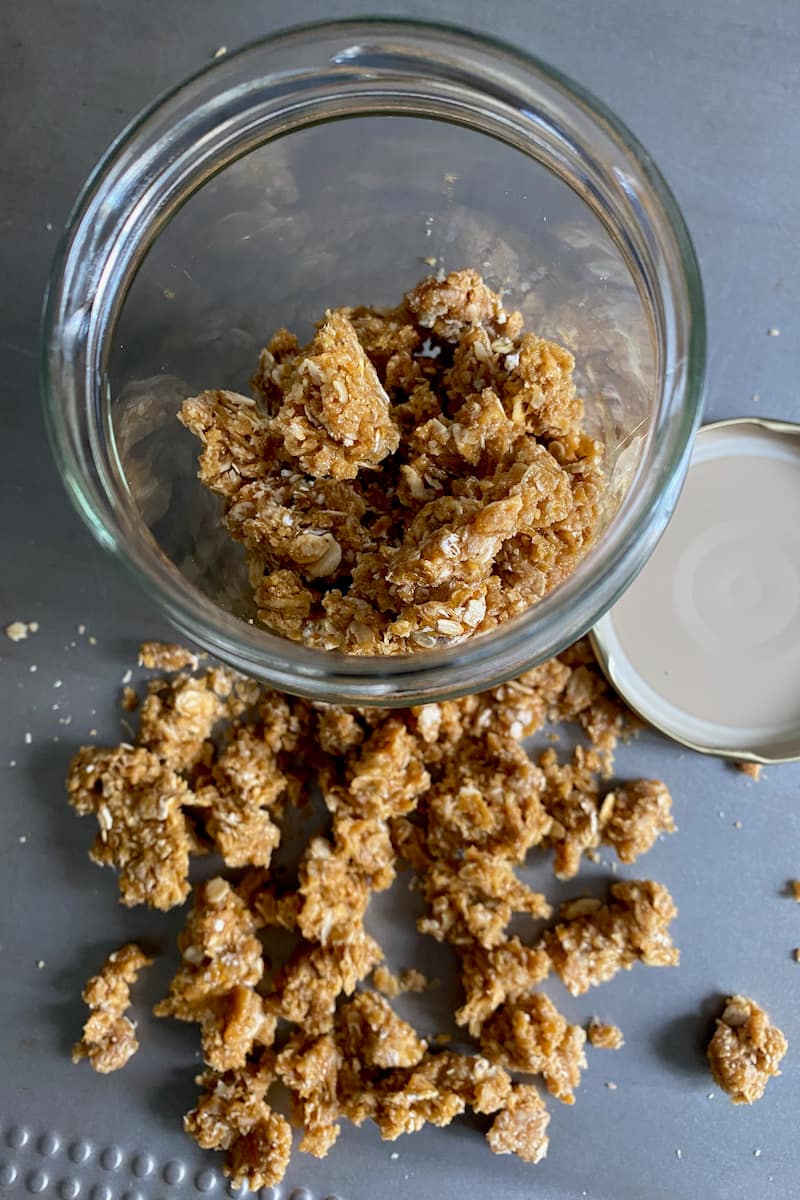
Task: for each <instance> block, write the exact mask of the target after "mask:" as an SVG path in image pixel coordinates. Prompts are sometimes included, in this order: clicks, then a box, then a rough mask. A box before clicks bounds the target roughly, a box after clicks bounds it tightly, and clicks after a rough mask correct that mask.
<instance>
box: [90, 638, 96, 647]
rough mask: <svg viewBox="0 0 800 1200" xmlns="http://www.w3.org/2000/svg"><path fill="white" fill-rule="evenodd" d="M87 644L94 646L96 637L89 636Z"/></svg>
mask: <svg viewBox="0 0 800 1200" xmlns="http://www.w3.org/2000/svg"><path fill="white" fill-rule="evenodd" d="M89 645H90V646H96V645H97V638H96V637H92V636H90V637H89Z"/></svg>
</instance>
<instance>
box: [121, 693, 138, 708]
mask: <svg viewBox="0 0 800 1200" xmlns="http://www.w3.org/2000/svg"><path fill="white" fill-rule="evenodd" d="M121 704H122V707H123V709H124V710H125V712H136V709H137V708H138V707H139V697H138V696H137V695H136V692H135V691H134V689H133V688H132V687H124V688H123V689H122V700H121Z"/></svg>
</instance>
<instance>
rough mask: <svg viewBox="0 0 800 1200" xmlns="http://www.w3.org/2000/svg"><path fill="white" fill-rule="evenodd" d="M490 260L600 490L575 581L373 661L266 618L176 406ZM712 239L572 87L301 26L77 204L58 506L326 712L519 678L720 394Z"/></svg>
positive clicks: (65, 259) (659, 489) (611, 572)
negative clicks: (537, 345) (329, 319)
mask: <svg viewBox="0 0 800 1200" xmlns="http://www.w3.org/2000/svg"><path fill="white" fill-rule="evenodd" d="M429 261H430V262H435V266H436V268H437V269H438V268H443V269H444V270H447V271H449V270H456V269H459V268H462V267H473V268H475V269H476V270H478V271H479V272H480V273H481V274H482V275H483V277H484V279H485V280H486V282H487V283H488V284H489V285H490V286H491V287H494V288H496V289H500V290H502V291H503V292H504V293H506V303H507V305H508V307H509V308H519V309H520V310H521V311H522V314H523V317H524V320H525V327H526V329H529V330H533V331H535V332H537V333H539V334H541V335H543V336H545V337H547V338H550V339H552V340H554V341H557V342H560V343H562V344H563V345H565V346H567V347H568V348H569V349H570V350H571V351H572V352H573V353H574V355H575V357H576V360H577V362H576V373H575V378H576V382H577V385H578V390H579V392H580V393H581V394H582V396H583V398H584V401H585V406H586V419H585V425H586V428H587V431H588V432H589V433H591V434H592V435H593V436H595V437H597V438H599V439H600V440H601V441H602V442H603V443H604V445H605V470H606V474H607V480H608V487H607V492H606V496H605V500H604V505H603V511H602V515H601V521H600V525H599V528H598V533H597V537H596V540H595V542H594V544H593V546H592V547H591V548H590V549H589V550H588V552H587V553H586V554H585V556H584V557H583V559H582V560H581V561H580V562H579V564H578V566H577V568H576V570H575V571H574V573H573V574H572V575H571V576H569V578H567V579H566V580H564V581H563V582H562V583H560V584H559V585H558V586H557V587H555V588H554V589H553V590H552V591H551V592H550V593H549V594H547V595H546V596H545V597H543V598H542V599H541V600H540V601H539V602H538V603H537V604H536V605H535V606H533V607H532V608H530V609H529V610H528V611H527V612H525V613H523V614H522V615H520V616H518V617H515V618H513V619H511V620H509V621H507V622H506V623H505V624H503V625H502V626H500V627H499V628H498V629H496V630H494V631H492V632H491V633H487V634H484V635H481V636H477V637H474V638H472V639H471V640H467V641H464V642H460V643H458V644H456V645H442V646H435V647H431V648H429V649H420V650H419V651H416V652H415V653H413V654H408V655H397V656H390V657H382V658H371V657H358V656H348V655H343V654H340V653H336V652H332V651H325V650H317V649H310V648H308V647H305V646H303V645H301V644H298V643H294V642H291V641H288V640H286V639H283V638H281V637H278V636H276V635H274V634H271V633H269V632H268V631H267V630H266V629H263V628H260V627H259V626H258V625H256V624H254V623H252V621H253V616H254V614H253V610H252V601H251V598H250V591H249V588H248V585H247V576H246V569H245V561H244V552H243V550H242V548H241V547H240V546H238V545H236V544H235V543H233V542H232V541H231V540H230V539H229V536H228V535H227V533H226V532H225V531H224V529H223V528H222V527H221V524H220V515H221V510H220V507H219V501H218V500H217V498H215V497H213V496H212V495H211V494H210V493H208V492H207V491H206V489H205V488H204V487H203V486H202V484H201V483H200V482H199V481H198V479H197V477H196V472H197V463H196V456H197V451H198V446H197V443H196V441H195V439H194V438H193V437H192V436H191V434H189V433H188V432H187V431H186V430H185V429H184V428H183V427H182V426H181V425H180V424H179V423H178V421H177V420H176V414H177V412H178V410H179V408H180V404H181V401H182V400H183V398H184V397H185V396H187V395H191V394H194V393H196V392H198V391H201V390H202V389H204V388H215V387H219V388H229V389H232V390H238V391H241V392H245V393H247V391H248V379H249V377H250V375H251V374H252V372H253V369H254V367H255V363H256V360H257V357H258V352H259V349H260V347H261V346H262V345H263V344H264V343H265V342H266V340H267V338H268V337H269V336H270V335H271V333H272V332H273V331H274V329H276V328H277V327H278V326H281V325H286V326H288V327H289V328H291V329H293V330H294V331H295V332H296V333H297V334H298V335H299V336H300V337H301V339H302V338H305V337H307V336H309V335H310V333H311V331H312V322H313V321H314V320H316V319H318V318H319V317H320V316H321V315H322V314H323V313H324V311H325V309H326V308H327V307H337V306H340V305H345V304H370V305H385V304H394V303H396V302H397V301H398V300H399V298H400V296H401V295H402V293H403V291H404V290H406V289H407V288H409V287H410V286H412V285H413V284H414V283H416V282H417V281H418V280H419V279H420V278H421V277H422V276H424V275H426V274H428V273H430V271H431V266H430V265H426V264H429ZM704 354H705V325H704V315H703V301H702V291H701V286H700V280H699V275H698V270H697V264H696V261H695V257H694V252H693V249H692V246H691V242H690V240H689V237H688V234H687V232H686V229H685V226H684V223H683V220H682V218H681V215H680V213H679V211H678V209H677V207H676V205H675V202H674V200H673V199H672V197H671V195H670V193H669V191H668V189H667V187H666V185H665V184H664V182H663V180H662V179H661V177H660V175H659V174H658V172H657V170H656V168H655V167H654V166H653V163H652V161H651V160H650V158H649V157H648V155H647V153H646V152H645V151H644V150H643V149H642V148H641V147H640V146H639V145H638V144H637V142H636V141H635V140H634V138H633V137H632V136H631V134H630V133H628V132H627V131H626V130H625V129H624V128H623V127H622V126H621V125H620V123H619V122H618V121H617V120H616V119H615V118H614V117H612V116H611V114H610V113H608V112H607V111H606V110H605V109H604V108H603V107H602V106H601V105H600V104H599V103H598V102H597V101H595V100H594V99H592V98H591V97H589V96H587V95H586V94H585V93H584V92H583V91H582V90H581V89H580V88H578V87H577V86H576V85H575V84H573V83H571V82H569V81H567V80H566V79H564V78H563V77H562V76H560V75H558V74H557V73H555V72H554V71H552V70H551V69H549V68H548V67H546V66H544V65H543V64H542V63H540V62H537V61H535V60H534V59H531V58H528V57H526V56H524V55H522V54H520V53H519V52H517V51H515V50H512V49H510V48H508V47H505V46H503V45H500V44H498V43H495V42H492V41H490V40H487V39H485V38H479V37H474V36H470V35H466V34H464V33H462V32H459V31H457V30H454V29H449V28H445V27H442V26H435V25H424V24H419V23H409V22H404V21H395V20H392V21H381V20H376V21H368V20H367V21H353V22H350V21H346V22H340V23H337V24H328V25H316V26H309V27H305V28H301V29H296V30H289V31H287V32H286V33H284V34H281V35H279V36H277V37H273V38H270V39H268V40H266V41H262V42H258V43H256V44H254V45H251V46H249V47H246V48H245V49H243V50H241V51H240V52H238V53H236V54H233V55H231V56H229V57H226V58H223V59H222V60H220V61H219V62H217V63H215V64H213V65H211V66H209V67H207V68H206V69H204V70H203V71H201V72H200V73H199V74H197V75H195V76H194V77H193V78H191V79H189V80H188V81H187V82H186V83H184V84H182V85H181V86H180V87H178V88H177V89H175V90H174V91H173V92H171V93H170V94H168V95H167V96H165V97H164V98H162V99H161V100H159V101H158V102H157V103H156V104H155V105H154V106H153V107H152V108H151V109H150V110H148V111H147V112H145V113H144V114H143V115H142V116H140V117H139V118H138V119H137V120H136V121H134V122H133V124H132V125H131V126H130V127H129V128H128V129H127V130H126V131H125V133H123V135H122V136H121V137H120V138H119V140H118V141H117V142H116V143H115V144H114V145H113V146H112V147H111V149H110V150H109V152H108V154H107V156H106V157H105V159H104V160H103V161H102V162H101V163H100V165H99V166H98V168H97V169H96V171H95V172H94V174H93V175H92V177H91V178H90V180H89V181H88V183H87V185H86V188H85V190H84V192H83V194H82V195H81V197H80V199H79V201H78V203H77V206H76V208H75V210H74V212H73V214H72V216H71V219H70V222H69V227H68V229H67V232H66V234H65V238H64V241H63V243H62V246H61V248H60V251H59V254H58V256H57V260H56V263H55V266H54V271H53V277H52V280H51V284H50V288H49V294H48V299H47V305H46V313H45V348H44V365H43V391H44V397H45V405H46V410H47V417H48V425H49V430H50V434H51V439H52V443H53V446H54V449H55V453H56V457H57V459H58V462H59V465H60V468H61V471H62V474H63V476H64V479H65V481H66V484H67V488H68V490H69V492H70V495H71V497H72V499H73V501H74V502H75V504H76V505H77V507H78V509H79V511H80V513H81V514H82V516H83V517H84V519H85V520H86V522H87V524H88V525H89V527H90V529H91V530H92V531H93V533H94V534H95V536H96V537H97V538H98V539H99V540H100V542H101V543H102V544H103V545H105V546H106V547H108V548H109V549H111V550H112V551H113V552H114V553H115V554H116V556H117V557H118V558H119V559H120V560H121V561H122V562H123V563H124V564H125V565H126V566H127V567H128V568H130V570H132V572H133V574H134V575H135V577H136V579H137V580H138V582H139V583H140V584H141V585H142V586H143V587H144V588H145V589H146V590H147V591H148V592H149V593H150V595H151V596H153V597H154V598H155V599H156V601H157V602H158V603H159V604H160V606H161V607H162V609H163V610H164V611H165V613H166V614H167V615H168V616H169V617H170V619H171V620H172V621H173V622H174V624H175V625H176V626H177V627H178V629H179V630H180V631H181V632H182V633H184V634H185V635H186V636H188V637H189V638H190V639H191V640H192V641H194V642H196V643H198V644H199V645H200V646H202V647H203V648H204V649H206V650H208V651H209V652H210V653H212V654H214V655H216V656H218V657H219V658H221V659H223V660H225V661H227V662H228V663H230V664H231V665H233V666H235V667H237V668H238V669H239V670H241V671H244V672H246V673H247V674H249V675H251V676H254V677H256V678H258V679H261V680H265V681H268V682H270V683H272V684H273V685H274V686H276V687H278V688H280V689H282V690H285V691H289V692H296V693H300V694H304V695H306V696H309V697H312V698H315V699H318V700H325V701H331V702H338V703H349V704H362V703H363V704H377V705H405V704H414V703H423V702H426V701H432V700H439V699H443V698H447V697H453V696H457V695H463V694H466V693H469V692H475V691H479V690H482V689H484V688H487V687H490V686H492V685H494V684H496V683H498V682H500V681H501V680H503V679H507V678H509V677H511V676H513V675H517V674H519V673H521V672H522V671H524V670H526V669H529V668H530V667H532V666H534V665H536V664H537V663H539V662H541V661H543V660H544V659H545V658H547V657H549V656H551V655H552V654H555V653H557V652H558V651H559V650H561V649H562V648H563V647H564V646H566V645H567V644H569V643H570V642H571V641H573V640H575V639H576V638H577V637H579V636H580V635H581V634H583V633H584V632H585V631H586V630H587V629H588V628H589V627H590V626H591V625H592V624H593V623H594V622H595V621H596V620H597V619H598V617H599V616H600V615H601V614H602V613H604V612H605V611H606V610H607V609H608V608H609V607H610V606H611V604H613V603H614V601H615V600H616V599H617V598H618V597H619V596H620V594H621V593H622V592H623V591H624V589H625V588H626V586H627V585H628V584H629V583H630V582H631V580H632V579H633V578H634V576H635V575H636V573H637V572H638V571H639V569H640V568H641V567H642V565H643V564H644V562H645V561H646V559H647V557H648V555H649V554H650V552H651V551H652V550H653V548H654V546H655V544H656V542H657V540H658V537H659V535H660V534H661V532H662V530H663V528H664V526H665V524H666V522H667V520H668V518H669V516H670V513H671V511H672V509H673V507H674V504H675V501H676V499H677V495H678V492H679V490H680V486H681V483H682V481H683V477H684V474H685V471H686V467H687V462H688V454H689V451H690V448H691V442H692V438H693V435H694V432H695V430H696V428H697V425H698V422H699V418H700V411H701V398H702V379H703V369H704Z"/></svg>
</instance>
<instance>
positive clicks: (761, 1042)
mask: <svg viewBox="0 0 800 1200" xmlns="http://www.w3.org/2000/svg"><path fill="white" fill-rule="evenodd" d="M787 1049H788V1043H787V1041H786V1038H785V1037H784V1036H783V1034H782V1033H781V1031H780V1029H778V1028H777V1026H776V1025H772V1024H771V1023H770V1019H769V1017H768V1016H767V1014H766V1013H765V1012H764V1009H763V1008H760V1007H759V1005H758V1004H756V1002H755V1000H750V999H749V998H748V997H747V996H730V997H729V998H728V1000H727V1001H726V1002H725V1008H724V1009H723V1012H722V1015H721V1016H720V1017H719V1018H718V1019H717V1026H716V1030H715V1032H714V1036H713V1037H712V1039H711V1041H710V1042H709V1044H708V1061H709V1065H710V1067H711V1074H712V1075H713V1077H714V1081H715V1083H718V1084H719V1086H720V1087H721V1088H722V1090H723V1091H724V1092H727V1093H728V1095H729V1096H730V1098H731V1100H732V1101H733V1103H734V1104H752V1103H753V1101H754V1100H760V1099H761V1097H762V1096H763V1095H764V1089H765V1088H766V1086H767V1083H768V1082H769V1080H770V1077H771V1076H773V1075H780V1073H781V1072H780V1069H779V1068H780V1061H781V1059H782V1058H783V1056H784V1054H785V1053H786V1051H787Z"/></svg>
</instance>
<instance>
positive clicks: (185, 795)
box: [67, 744, 193, 909]
mask: <svg viewBox="0 0 800 1200" xmlns="http://www.w3.org/2000/svg"><path fill="white" fill-rule="evenodd" d="M67 790H68V792H69V797H70V803H71V804H72V806H73V808H75V809H76V811H77V812H78V813H80V814H81V816H83V815H84V814H86V813H94V815H95V816H96V817H97V824H98V825H99V827H100V828H99V832H98V834H97V837H96V838H95V840H94V845H93V846H92V849H91V850H90V851H89V856H90V858H92V859H93V860H94V862H96V863H100V864H101V865H104V866H113V867H115V868H116V869H117V878H118V883H119V891H120V899H121V901H122V903H123V904H126V905H128V906H131V905H134V904H149V905H151V906H152V907H153V908H162V909H166V908H172V907H173V906H174V905H176V904H181V903H183V901H184V900H185V899H186V896H187V895H188V894H189V881H188V878H187V876H188V872H189V852H190V849H192V847H193V838H192V834H191V830H190V828H189V825H188V823H187V820H186V816H185V814H184V812H183V805H185V804H187V803H189V802H190V800H191V792H190V790H189V788H188V786H187V784H186V781H185V780H184V779H182V778H181V777H180V776H179V775H177V774H176V773H175V772H174V771H173V770H171V769H170V768H169V767H167V766H165V765H164V764H163V763H162V762H161V760H160V759H159V758H157V757H156V755H155V754H153V753H151V752H150V751H149V750H145V749H143V748H141V747H139V748H137V749H134V748H133V747H132V746H128V745H125V744H123V745H121V746H118V747H117V748H116V749H115V750H104V749H102V748H100V747H98V746H84V747H83V748H82V749H81V750H80V751H79V753H78V754H77V755H76V756H75V758H74V759H73V761H72V763H71V764H70V769H69V775H68V777H67Z"/></svg>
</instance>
